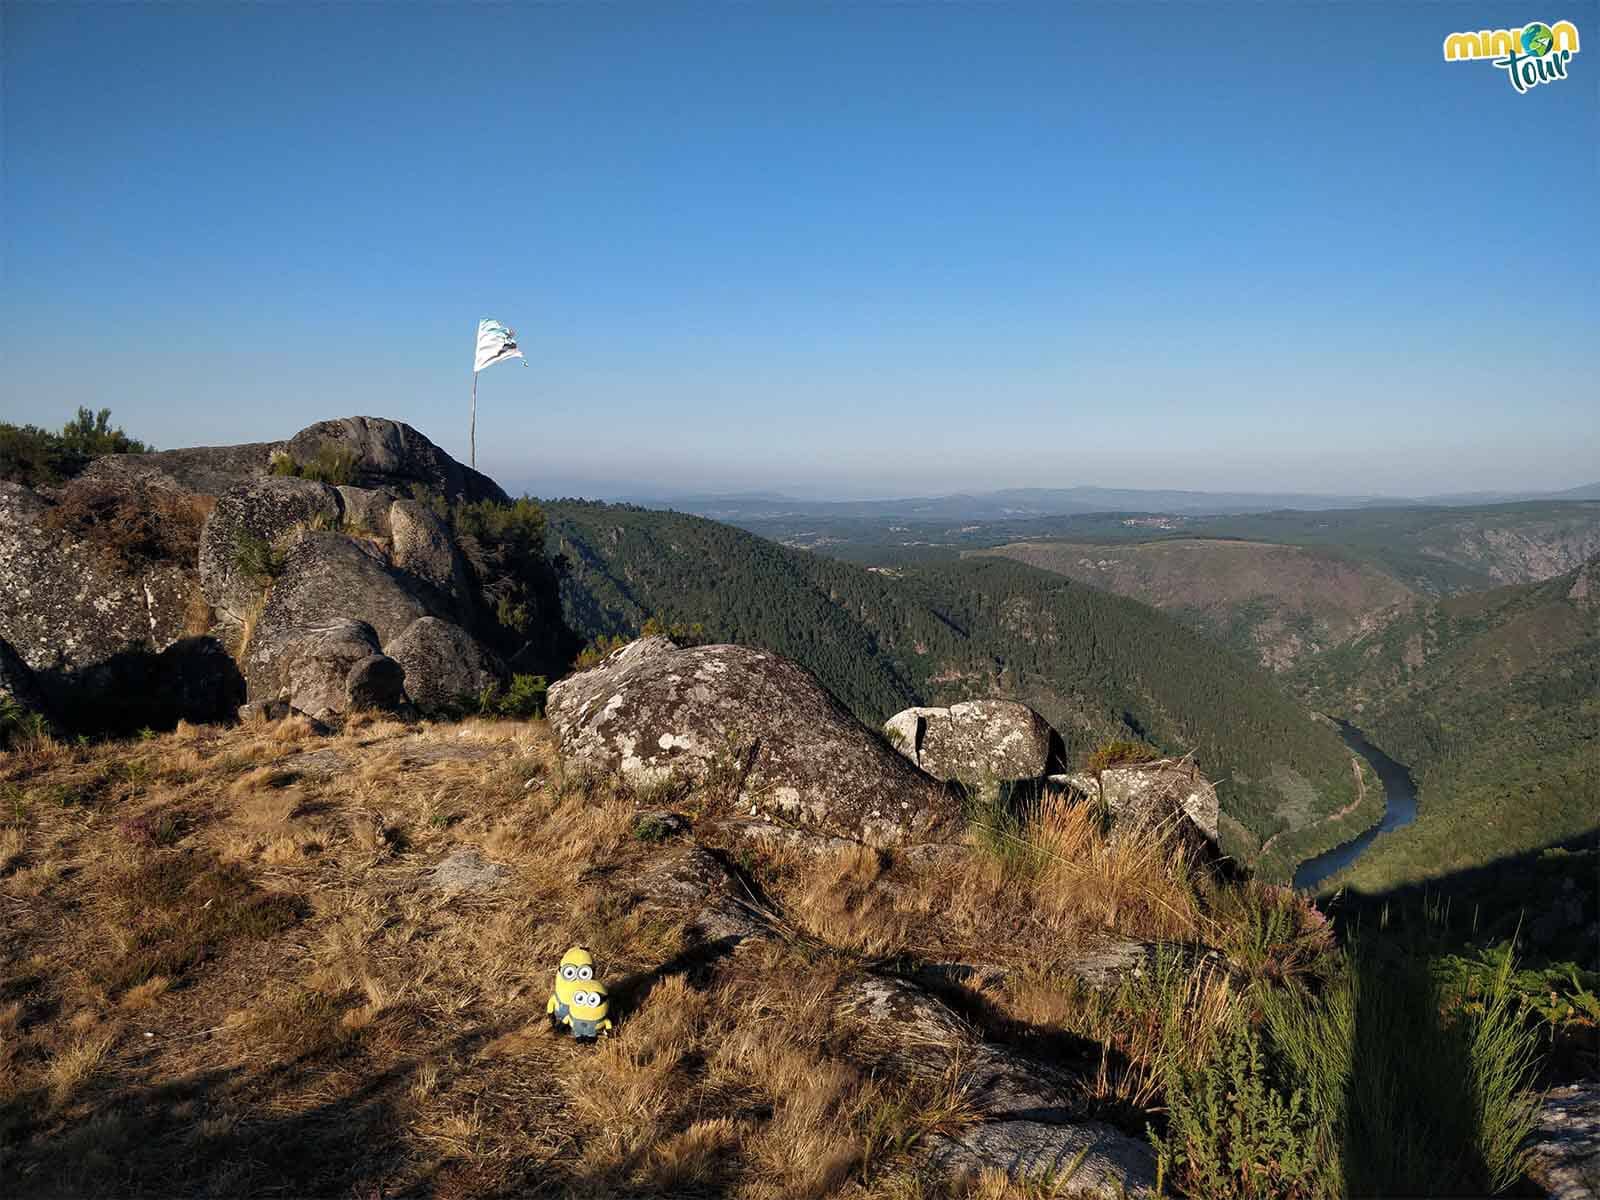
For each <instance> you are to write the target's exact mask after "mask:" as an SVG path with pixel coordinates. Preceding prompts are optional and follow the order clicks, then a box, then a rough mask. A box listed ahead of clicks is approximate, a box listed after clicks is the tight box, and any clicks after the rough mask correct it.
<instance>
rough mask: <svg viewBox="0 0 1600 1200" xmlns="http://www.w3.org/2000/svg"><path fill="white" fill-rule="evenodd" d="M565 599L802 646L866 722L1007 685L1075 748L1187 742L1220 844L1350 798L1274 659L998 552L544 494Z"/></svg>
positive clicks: (585, 628)
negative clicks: (863, 544)
mask: <svg viewBox="0 0 1600 1200" xmlns="http://www.w3.org/2000/svg"><path fill="white" fill-rule="evenodd" d="M545 508H546V513H547V515H548V517H549V521H550V528H551V535H552V549H553V551H555V552H556V553H558V554H559V555H560V556H561V559H562V560H563V561H562V562H561V569H562V608H563V612H564V614H565V617H566V620H567V622H568V624H569V625H570V626H571V627H572V628H573V630H574V631H575V632H577V633H578V634H579V635H580V636H582V637H584V638H587V639H591V640H592V639H596V638H599V637H603V636H618V635H620V636H633V635H636V634H637V633H638V631H639V630H640V629H641V628H642V627H643V625H644V623H645V622H646V621H647V620H649V619H651V618H655V619H656V620H658V621H660V622H662V623H664V624H666V625H669V626H670V625H699V626H702V627H703V629H704V632H705V636H706V637H707V638H709V639H711V640H714V641H730V642H738V643H742V644H747V645H756V646H763V647H766V648H768V649H771V650H774V651H776V652H778V653H780V654H783V655H786V656H788V657H790V658H793V659H795V660H796V661H798V662H800V663H802V664H803V665H805V666H806V667H808V668H809V669H810V670H811V671H813V672H814V673H815V674H816V675H817V676H818V677H819V678H820V679H821V680H822V681H823V683H824V684H825V685H826V686H827V687H828V688H829V689H830V690H831V691H832V692H833V693H834V694H835V695H836V696H838V698H839V699H840V700H841V702H843V703H844V704H845V705H846V706H847V707H848V708H850V709H851V710H852V711H853V712H854V713H855V714H856V715H857V716H858V717H860V718H861V719H862V720H863V721H864V722H866V723H867V724H869V725H871V726H873V727H876V726H877V725H879V724H880V723H881V722H882V721H883V720H884V719H885V718H887V717H889V716H890V715H892V714H893V713H895V712H897V711H899V710H900V709H902V708H905V707H908V706H910V705H913V704H927V703H947V702H952V701H955V700H959V699H964V698H971V697H977V696H986V695H1006V696H1012V697H1015V698H1017V699H1021V700H1024V701H1026V702H1027V703H1030V704H1032V705H1033V706H1034V707H1035V708H1037V709H1038V710H1039V711H1040V712H1041V713H1043V714H1044V716H1045V717H1046V718H1047V719H1049V720H1050V721H1051V723H1052V724H1054V725H1055V726H1056V728H1057V729H1058V730H1059V731H1060V732H1061V734H1062V736H1063V738H1064V740H1065V741H1066V744H1067V751H1068V754H1069V757H1072V758H1075V759H1076V758H1078V757H1080V756H1082V755H1083V754H1084V753H1085V752H1086V751H1087V750H1088V749H1089V748H1091V747H1092V746H1093V745H1095V744H1097V743H1098V742H1100V741H1102V740H1104V739H1106V738H1108V737H1136V738H1140V739H1143V740H1145V741H1148V742H1149V743H1151V744H1152V745H1154V746H1156V747H1158V748H1159V749H1161V750H1163V751H1166V752H1171V753H1179V752H1185V751H1194V752H1195V753H1196V754H1197V756H1198V758H1199V761H1200V763H1201V766H1202V768H1203V769H1204V770H1205V771H1206V773H1207V774H1208V775H1209V776H1210V777H1211V778H1213V779H1216V780H1218V781H1219V785H1218V790H1219V794H1220V797H1221V801H1222V806H1223V809H1224V811H1225V813H1226V814H1228V816H1230V817H1231V818H1232V820H1233V822H1236V823H1237V825H1236V826H1233V825H1230V826H1227V827H1226V829H1225V837H1224V842H1225V848H1227V849H1229V850H1230V852H1232V853H1236V854H1239V855H1241V856H1242V857H1247V858H1248V857H1250V856H1252V855H1253V852H1254V850H1255V848H1256V847H1257V846H1258V845H1259V843H1260V842H1261V841H1263V840H1265V839H1266V838H1267V837H1270V836H1271V835H1272V834H1274V833H1276V832H1279V831H1280V830H1283V829H1285V828H1289V827H1291V826H1299V825H1303V824H1306V823H1308V822H1311V821H1314V820H1316V819H1317V818H1318V817H1320V816H1322V815H1324V814H1326V813H1328V812H1331V811H1333V810H1334V809H1337V808H1339V807H1340V806H1342V805H1344V804H1346V803H1347V802H1348V801H1349V800H1350V799H1352V798H1353V796H1354V790H1353V788H1354V785H1353V777H1352V774H1351V770H1350V756H1349V754H1348V752H1347V751H1346V750H1345V748H1344V747H1343V745H1342V744H1341V743H1340V742H1339V740H1338V738H1337V737H1336V736H1335V735H1334V733H1333V732H1332V731H1331V730H1330V729H1328V728H1326V727H1325V726H1323V725H1321V724H1319V723H1317V722H1315V721H1313V720H1312V719H1311V717H1310V716H1309V714H1307V713H1306V712H1305V711H1304V710H1303V709H1302V708H1300V707H1299V706H1298V705H1297V704H1296V703H1295V702H1294V701H1292V700H1291V699H1290V698H1289V697H1288V696H1287V695H1286V694H1285V693H1284V692H1283V691H1282V690H1281V688H1280V687H1279V685H1278V684H1277V683H1276V682H1275V681H1274V680H1273V679H1271V678H1270V677H1269V676H1267V675H1266V674H1265V673H1263V672H1261V671H1259V670H1257V669H1255V668H1253V667H1251V666H1250V665H1249V664H1247V663H1244V662H1241V661H1239V660H1238V659H1236V658H1235V657H1234V656H1232V655H1230V654H1229V653H1228V652H1227V651H1226V650H1224V649H1222V648H1221V647H1219V646H1216V645H1214V644H1212V643H1211V642H1209V641H1207V640H1206V639H1205V638H1203V637H1201V636H1199V635H1198V634H1195V633H1192V632H1190V631H1189V630H1187V629H1185V628H1183V627H1182V626H1180V625H1179V624H1178V623H1177V622H1175V621H1173V620H1171V619H1170V618H1168V617H1166V616H1163V615H1162V614H1160V613H1158V612H1156V611H1155V610H1153V609H1151V608H1149V607H1147V606H1145V605H1142V604H1139V603H1137V602H1135V601H1132V600H1126V599H1122V598H1119V597H1115V596H1110V595H1107V594H1105V593H1103V592H1100V591H1097V590H1095V589H1093V588H1089V587H1085V586H1083V585H1082V584H1078V583H1075V582H1072V581H1070V580H1066V579H1063V578H1061V577H1060V576H1057V575H1051V574H1049V573H1046V572H1043V571H1038V570H1035V569H1033V568H1031V567H1028V566H1024V565H1023V564H1020V563H1016V562H1011V561H1007V560H1001V559H974V560H969V561H962V562H954V563H943V564H933V565H929V566H926V567H921V568H916V569H909V568H908V569H903V570H899V571H896V572H894V573H892V574H891V573H887V572H874V571H870V570H867V569H864V568H861V567H856V566H852V565H849V564H846V563H841V562H837V561H834V560H831V559H827V558H823V557H819V556H816V555H812V554H808V553H805V552H801V551H796V550H790V549H787V548H785V547H783V546H780V545H777V544H775V543H773V542H769V541H766V540H764V539H761V538H758V537H755V536H753V535H751V534H749V533H746V532H744V531H742V530H739V529H736V528H734V527H732V526H728V525H722V524H718V523H716V522H713V521H708V520H704V519H701V518H698V517H690V516H685V515H682V514H678V513H672V512H661V511H652V510H646V509H641V508H636V507H632V506H626V505H606V504H594V503H585V502H575V501H555V502H546V504H545Z"/></svg>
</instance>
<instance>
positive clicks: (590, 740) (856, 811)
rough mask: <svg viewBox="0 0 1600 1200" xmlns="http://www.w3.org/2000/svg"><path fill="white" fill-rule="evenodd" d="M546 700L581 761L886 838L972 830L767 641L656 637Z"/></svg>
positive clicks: (935, 789) (569, 753)
mask: <svg viewBox="0 0 1600 1200" xmlns="http://www.w3.org/2000/svg"><path fill="white" fill-rule="evenodd" d="M546 712H547V715H548V717H549V720H550V724H551V727H552V728H553V729H554V730H555V732H556V735H557V736H558V737H559V739H560V741H561V747H562V752H563V754H564V755H565V756H566V758H567V760H568V761H569V762H572V763H575V764H587V765H589V766H591V767H593V768H597V769H603V770H614V771H618V772H620V773H621V774H622V775H624V776H625V777H627V778H629V779H631V780H635V781H637V782H640V783H648V782H652V781H658V780H667V779H672V778H683V779H688V780H692V781H695V782H698V783H700V784H702V785H703V786H704V787H705V790H706V791H707V793H708V794H709V795H710V796H712V797H713V798H714V799H716V800H718V801H720V802H722V803H723V804H724V805H725V806H726V807H727V808H729V809H732V810H734V811H737V812H743V813H746V814H749V815H759V816H763V817H765V818H766V819H767V820H770V821H776V822H779V823H781V824H788V825H798V826H801V827H803V828H806V829H810V830H815V831H817V832H820V833H823V834H830V835H834V836H840V837H846V838H850V839H853V840H855V841H860V842H865V843H867V844H869V845H879V846H883V845H898V844H908V843H917V842H930V841H942V840H947V839H953V838H955V837H958V836H959V835H960V832H961V829H962V821H961V808H960V804H959V802H958V801H957V799H956V797H954V796H953V795H952V794H951V793H950V792H949V790H948V789H946V788H945V787H944V786H943V785H942V784H940V783H939V782H938V781H936V780H934V779H932V778H931V777H930V776H928V775H926V774H924V773H922V772H920V771H918V770H916V769H915V768H914V767H912V766H911V765H910V764H908V763H907V762H906V761H905V760H904V759H902V758H901V757H900V756H899V755H897V754H895V753H894V752H893V751H891V750H889V749H888V748H887V747H886V746H884V745H883V744H882V743H881V742H880V741H879V739H878V738H876V737H874V736H873V735H872V734H871V733H870V732H869V731H868V730H866V729H864V728H863V727H862V726H861V724H860V723H859V722H858V721H857V720H856V719H855V718H854V717H852V716H851V715H850V714H849V713H848V712H846V711H845V710H844V708H843V707H842V706H841V705H840V704H839V702H838V701H837V700H835V699H834V698H833V697H832V696H831V695H829V693H828V692H827V690H826V689H825V688H823V687H822V685H821V684H819V683H818V682H817V681H816V679H815V678H813V677H812V676H811V675H810V673H808V672H807V671H805V670H804V669H803V668H801V667H799V666H797V665H796V664H794V663H792V662H790V661H789V660H788V659H785V658H782V657H780V656H778V655H776V654H771V653H768V652H766V651H762V650H753V649H749V648H747V647H743V646H698V647H693V648H690V649H681V650H680V649H679V648H678V647H677V646H675V645H674V644H673V643H672V642H670V641H668V640H667V639H665V638H659V637H653V638H644V639H642V640H640V641H636V642H632V643H630V644H629V645H627V646H625V647H623V648H622V649H621V650H618V651H616V652H615V653H613V654H611V655H610V656H609V657H608V658H606V659H605V661H603V662H602V663H601V664H600V665H599V666H597V667H594V668H593V669H591V670H588V671H583V672H580V673H579V674H576V675H573V676H570V677H568V678H567V679H564V680H562V681H561V682H560V683H557V684H555V685H554V686H553V687H551V689H550V696H549V701H548V705H547V709H546Z"/></svg>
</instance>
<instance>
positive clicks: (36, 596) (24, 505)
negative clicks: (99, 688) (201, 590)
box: [0, 483, 195, 693]
mask: <svg viewBox="0 0 1600 1200" xmlns="http://www.w3.org/2000/svg"><path fill="white" fill-rule="evenodd" d="M56 510H57V506H56V505H54V504H53V503H52V502H51V501H50V500H49V499H48V498H46V497H44V496H41V495H39V494H38V493H36V492H34V491H32V490H31V489H29V488H25V487H23V486H21V485H20V484H15V483H0V637H3V638H5V639H6V640H7V641H8V642H10V643H11V645H12V647H13V649H15V651H16V652H17V654H18V655H19V656H20V657H21V658H22V660H23V661H24V662H26V663H27V664H28V666H29V667H30V668H32V669H33V671H34V672H35V673H37V674H40V675H41V678H40V679H39V684H40V687H41V688H42V689H43V690H44V691H46V692H47V693H48V692H50V691H52V690H55V689H53V687H52V684H53V682H54V681H55V680H56V679H62V680H64V679H65V677H68V676H71V675H72V674H73V673H75V672H78V671H82V670H84V669H86V668H88V667H91V666H93V665H95V664H96V663H100V662H104V661H105V660H107V659H109V658H111V657H112V656H113V655H116V654H120V653H123V652H124V651H126V650H128V649H129V648H130V647H142V648H144V649H147V650H149V651H152V652H156V651H160V650H163V649H165V648H166V647H167V646H170V645H171V644H172V643H173V642H175V641H177V640H178V639H179V638H180V637H183V636H185V634H186V633H187V632H190V630H188V629H187V626H186V618H187V613H188V609H189V603H190V600H191V598H192V597H193V595H194V590H195V589H194V578H193V573H192V570H191V569H189V568H186V567H185V566H184V565H182V564H180V563H175V562H143V561H140V562H137V563H133V564H129V563H126V562H123V561H121V560H119V559H118V558H116V557H115V556H114V555H113V554H112V553H109V552H108V549H107V547H106V545H105V544H104V543H97V542H95V541H93V540H91V539H89V538H85V537H77V536H75V535H74V533H73V531H72V530H70V529H66V528H61V527H58V526H57V523H56V520H55V519H54V518H55V514H56Z"/></svg>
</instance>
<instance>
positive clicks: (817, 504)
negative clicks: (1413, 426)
mask: <svg viewBox="0 0 1600 1200" xmlns="http://www.w3.org/2000/svg"><path fill="white" fill-rule="evenodd" d="M1525 500H1540V501H1548V500H1600V483H1591V484H1585V485H1584V486H1582V487H1576V488H1568V489H1567V490H1565V491H1559V492H1457V493H1451V494H1448V495H1436V496H1417V497H1401V496H1372V495H1367V496H1355V495H1351V496H1336V495H1323V494H1319V493H1316V492H1192V491H1171V490H1147V489H1140V488H1102V487H1071V488H1005V489H1002V490H1000V491H994V492H980V493H976V494H967V493H957V494H954V495H949V496H912V497H905V498H902V499H892V500H832V501H817V500H800V499H796V498H794V497H792V496H785V495H782V494H781V493H774V492H745V493H738V494H734V495H700V496H680V497H673V498H671V499H668V500H665V501H662V500H653V501H650V502H649V503H651V504H652V505H655V506H661V505H665V506H666V507H670V508H672V509H675V510H677V511H679V512H688V513H694V514H695V515H697V516H702V517H711V518H713V519H715V520H719V521H748V520H760V519H771V518H785V517H787V518H810V517H815V518H833V519H837V518H847V519H848V518H859V519H862V520H879V521H886V520H907V521H998V520H1005V519H1007V518H1015V517H1050V516H1067V515H1071V514H1074V513H1092V512H1129V513H1182V514H1186V515H1207V514H1221V513H1245V512H1272V511H1276V510H1280V509H1298V510H1300V511H1309V512H1316V511H1325V510H1329V509H1348V508H1417V507H1441V506H1442V507H1465V506H1471V505H1481V504H1509V503H1515V502H1518V501H1525Z"/></svg>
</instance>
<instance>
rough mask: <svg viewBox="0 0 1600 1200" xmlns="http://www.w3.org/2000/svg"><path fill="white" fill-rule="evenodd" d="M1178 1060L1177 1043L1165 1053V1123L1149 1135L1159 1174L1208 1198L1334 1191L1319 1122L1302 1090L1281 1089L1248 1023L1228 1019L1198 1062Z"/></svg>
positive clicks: (1289, 1198) (1295, 1196) (1298, 1199)
mask: <svg viewBox="0 0 1600 1200" xmlns="http://www.w3.org/2000/svg"><path fill="white" fill-rule="evenodd" d="M1171 1028H1175V1026H1169V1029H1171ZM1173 1036H1178V1035H1176V1034H1174V1035H1173ZM1181 1062H1182V1055H1181V1054H1180V1053H1178V1052H1177V1048H1176V1047H1174V1048H1173V1050H1172V1051H1171V1052H1169V1053H1168V1054H1166V1055H1165V1057H1164V1063H1165V1080H1164V1083H1165V1089H1166V1097H1167V1109H1168V1112H1169V1114H1170V1124H1169V1129H1168V1133H1167V1136H1166V1137H1165V1138H1161V1137H1155V1138H1154V1139H1153V1140H1154V1142H1155V1146H1156V1153H1157V1156H1158V1161H1159V1163H1160V1170H1161V1175H1162V1177H1163V1178H1164V1179H1166V1180H1168V1181H1170V1182H1172V1183H1173V1184H1175V1185H1176V1186H1177V1187H1179V1188H1180V1189H1181V1190H1182V1192H1183V1193H1184V1194H1185V1195H1189V1196H1195V1197H1206V1198H1207V1200H1231V1198H1238V1200H1267V1198H1269V1197H1270V1198H1272V1200H1313V1198H1320V1197H1324V1196H1333V1195H1336V1194H1337V1192H1336V1191H1334V1190H1333V1189H1331V1188H1330V1186H1329V1182H1330V1172H1329V1170H1328V1169H1327V1160H1328V1158H1329V1153H1328V1151H1329V1144H1328V1134H1327V1130H1326V1128H1325V1126H1324V1123H1323V1122H1321V1121H1319V1119H1318V1117H1317V1115H1316V1114H1314V1113H1313V1112H1312V1110H1311V1108H1310V1106H1309V1105H1308V1104H1307V1102H1306V1095H1305V1093H1304V1091H1303V1090H1302V1089H1301V1088H1299V1087H1295V1088H1293V1089H1292V1090H1286V1086H1285V1084H1284V1083H1283V1082H1282V1081H1280V1079H1279V1078H1278V1077H1277V1072H1275V1071H1274V1070H1273V1066H1272V1063H1271V1062H1270V1059H1269V1055H1268V1053H1267V1050H1266V1047H1265V1046H1264V1041H1263V1038H1262V1035H1261V1034H1260V1033H1259V1032H1258V1031H1257V1030H1256V1029H1254V1028H1252V1026H1251V1025H1250V1023H1249V1021H1248V1020H1245V1019H1243V1018H1242V1017H1235V1018H1234V1019H1233V1020H1231V1021H1230V1022H1229V1023H1228V1024H1227V1025H1226V1026H1225V1027H1224V1029H1223V1030H1222V1032H1221V1034H1220V1035H1219V1036H1218V1038H1217V1043H1216V1046H1215V1048H1214V1053H1213V1054H1212V1055H1211V1056H1209V1057H1208V1058H1207V1059H1206V1060H1205V1061H1204V1062H1202V1063H1201V1065H1200V1066H1199V1067H1197V1068H1193V1069H1189V1068H1185V1067H1183V1066H1182V1065H1180V1064H1181Z"/></svg>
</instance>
